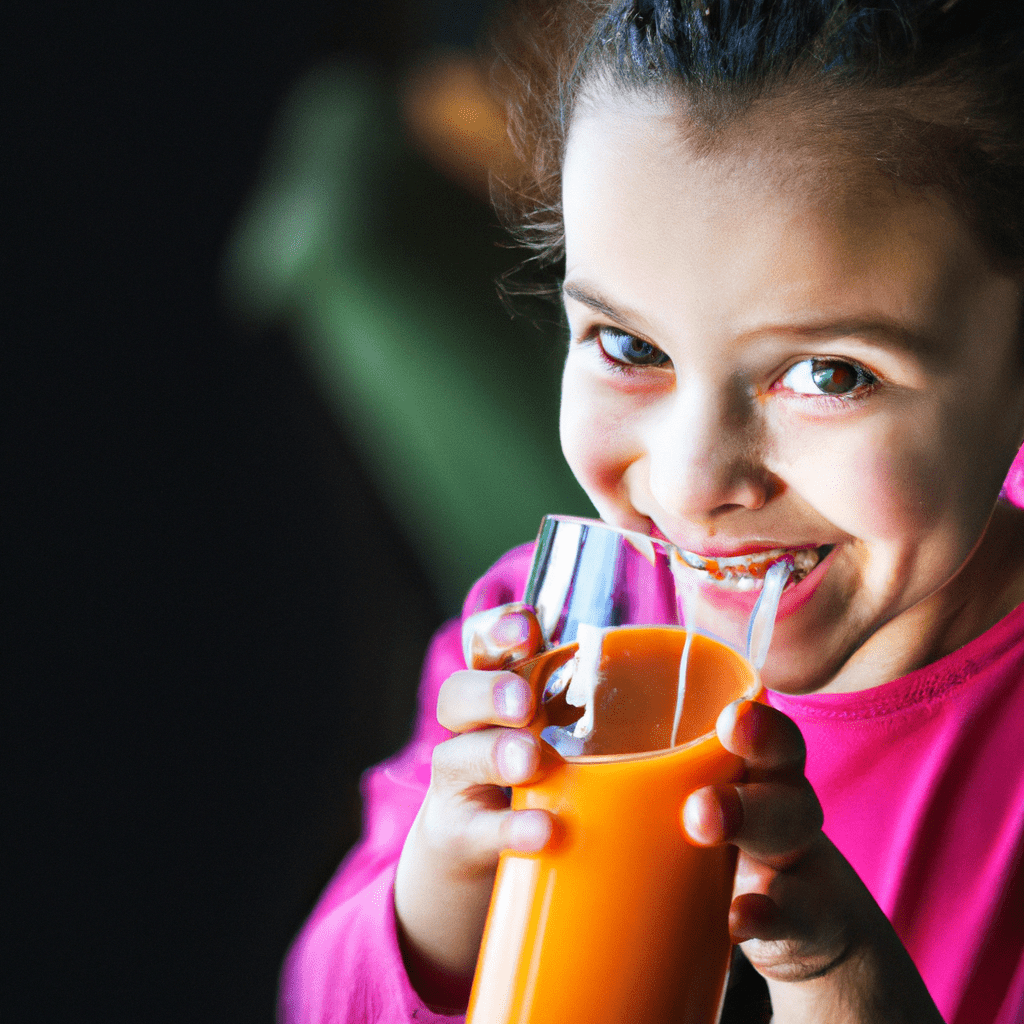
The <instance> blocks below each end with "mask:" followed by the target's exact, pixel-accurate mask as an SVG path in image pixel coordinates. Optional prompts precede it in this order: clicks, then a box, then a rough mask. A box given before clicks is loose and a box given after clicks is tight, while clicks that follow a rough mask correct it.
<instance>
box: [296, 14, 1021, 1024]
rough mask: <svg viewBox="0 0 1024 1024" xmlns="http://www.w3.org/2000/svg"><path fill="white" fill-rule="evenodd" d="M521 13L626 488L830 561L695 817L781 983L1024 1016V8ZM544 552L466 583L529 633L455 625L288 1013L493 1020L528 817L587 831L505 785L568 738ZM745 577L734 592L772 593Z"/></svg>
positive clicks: (591, 480)
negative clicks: (725, 778) (553, 738)
mask: <svg viewBox="0 0 1024 1024" xmlns="http://www.w3.org/2000/svg"><path fill="white" fill-rule="evenodd" d="M524 23H525V24H526V25H527V29H528V31H529V30H531V29H532V32H533V35H532V37H531V38H530V39H529V43H528V46H527V48H526V49H525V50H524V51H523V52H525V53H527V55H528V58H529V63H528V65H527V66H525V69H523V68H520V70H519V71H517V73H516V74H515V75H513V76H511V78H512V80H513V81H518V82H519V83H520V84H522V85H524V86H525V89H524V95H525V96H526V99H525V100H524V105H521V106H520V107H519V109H518V112H519V122H518V123H519V125H520V129H521V130H525V132H526V136H525V137H526V139H527V141H528V149H527V153H528V157H529V161H528V163H529V166H530V167H531V168H533V170H534V171H535V176H534V180H533V183H532V184H529V183H527V184H523V185H521V186H519V187H518V190H517V196H516V197H514V198H516V200H517V202H518V203H519V209H520V211H521V224H522V225H523V229H524V231H525V233H526V235H527V237H528V238H529V239H530V240H532V241H533V242H535V243H536V244H537V246H538V248H539V254H540V258H541V261H542V262H546V263H549V264H556V263H558V262H559V261H560V260H562V259H564V282H563V296H564V302H565V309H566V314H567V318H568V323H569V330H570V341H569V350H568V356H567V359H566V366H565V375H564V383H563V395H562V418H561V434H562V447H563V450H564V452H565V455H566V457H567V459H568V461H569V464H570V466H571V467H572V469H573V471H574V473H575V474H576V476H577V478H578V479H579V480H580V482H581V483H582V484H583V486H584V488H585V489H586V491H587V493H588V494H589V496H590V497H591V499H592V501H593V502H594V505H595V506H596V508H597V509H598V511H599V512H600V514H601V516H602V518H604V519H606V520H608V521H610V522H613V523H615V524H617V525H620V526H625V527H630V528H632V529H639V530H643V531H646V532H650V533H655V534H658V535H661V536H665V537H667V538H668V539H669V540H671V541H673V542H674V543H676V544H677V545H678V546H679V547H680V548H682V549H684V550H685V551H687V552H689V553H690V554H691V555H692V556H694V557H692V558H691V559H690V561H692V562H694V563H695V564H696V565H697V566H699V565H700V564H701V562H702V559H706V558H712V557H714V558H716V559H719V560H721V559H722V558H733V559H734V560H735V561H736V563H737V564H738V565H739V569H738V570H737V572H738V575H739V576H742V575H743V564H744V556H750V555H751V554H752V553H755V552H757V553H760V557H761V558H763V557H764V553H765V552H766V551H776V550H777V551H778V552H779V553H780V554H782V553H784V552H787V551H788V552H792V551H802V552H806V554H804V555H803V556H801V557H802V559H803V560H804V562H805V563H809V564H810V566H812V567H811V568H810V571H808V572H807V573H806V575H804V576H803V577H802V578H801V579H799V580H797V581H795V582H793V581H791V582H790V584H789V585H788V587H787V591H786V593H785V594H784V595H783V599H782V602H781V605H780V609H779V619H778V623H777V627H776V631H775V640H774V642H773V647H772V651H771V654H770V656H769V659H768V664H767V666H766V668H765V671H764V680H765V683H766V684H767V685H768V686H769V687H770V689H771V691H772V693H771V696H770V703H771V705H772V707H764V706H761V705H752V704H741V705H738V706H733V707H730V708H729V709H727V710H726V711H725V712H723V715H722V717H721V718H720V720H719V723H718V730H719V735H720V736H721V738H722V741H723V742H724V743H725V744H726V745H727V746H729V747H730V748H731V749H733V750H734V751H735V752H737V753H739V754H741V755H742V756H743V757H744V758H745V759H746V761H747V764H748V773H749V774H748V778H749V782H748V783H747V784H744V785H741V786H737V787H721V788H715V789H710V788H709V789H706V790H701V791H698V792H697V793H694V794H685V793H681V794H680V804H681V806H683V807H684V821H685V825H686V829H687V831H688V833H689V835H690V837H691V839H692V840H693V841H694V842H697V843H699V844H708V845H710V844H717V843H722V842H732V843H735V844H736V845H737V846H738V847H739V850H740V859H739V870H738V873H737V880H736V889H735V898H734V900H733V905H732V908H731V912H730V928H731V930H732V934H733V937H734V939H735V940H736V941H737V942H739V943H742V945H741V947H740V948H741V949H742V950H743V952H744V954H745V956H746V958H747V960H749V962H750V963H751V964H752V965H753V967H754V968H755V969H756V971H757V972H758V973H759V974H760V975H761V976H762V977H763V978H764V979H766V980H767V987H768V991H769V993H770V998H771V1005H772V1010H771V1012H772V1013H773V1014H774V1018H773V1019H774V1020H775V1021H776V1022H777V1024H781V1022H789V1021H828V1022H838V1021H898V1020H908V1021H938V1020H940V1018H941V1019H944V1020H946V1021H947V1022H950V1024H952V1022H956V1024H967V1022H978V1024H983V1022H984V1024H991V1022H999V1024H1012V1022H1018V1024H1019V1022H1020V1021H1021V1020H1024V874H1022V867H1021V860H1020V854H1021V847H1022V841H1024V754H1022V752H1021V743H1020V735H1021V723H1022V722H1024V511H1022V509H1021V508H1020V507H1018V505H1020V504H1024V493H1022V491H1024V488H1021V487H1020V486H1019V484H1020V478H1019V470H1016V471H1015V473H1016V474H1018V475H1016V476H1014V475H1013V474H1011V480H1016V481H1017V483H1016V484H1014V485H1013V486H1011V484H1010V482H1009V481H1007V473H1008V470H1009V469H1010V467H1011V463H1012V462H1013V460H1014V456H1015V454H1016V453H1017V452H1018V450H1019V449H1020V446H1021V443H1022V440H1024V87H1022V84H1024V17H1022V14H1021V12H1020V7H1019V5H1017V4H1006V3H1003V2H1001V0H988V2H982V0H874V2H872V3H856V2H849V3H844V2H830V0H776V2H774V3H773V2H768V0H763V2H759V0H745V2H735V0H734V2H729V0H699V2H691V0H674V2H670V0H650V2H648V0H632V2H629V0H627V2H626V3H621V4H615V5H613V6H612V7H611V8H610V9H609V8H608V7H606V6H605V5H595V4H593V3H590V2H587V0H579V2H572V3H566V4H564V5H562V6H560V7H559V8H557V10H555V11H554V12H552V13H550V14H543V13H537V12H535V13H534V15H533V16H532V18H527V19H526V20H525V22H524ZM545 76H547V77H545ZM1004 481H1007V483H1006V488H1007V492H1006V494H1005V495H1004V496H1002V497H1001V496H1000V492H1001V488H1003V486H1004ZM1008 498H1009V499H1013V500H1012V501H1011V500H1008ZM510 500H514V499H513V498H511V497H510ZM1014 502H1016V504H1015V503H1014ZM528 559H529V549H528V548H523V549H518V550H516V551H513V552H512V553H510V554H509V555H507V556H506V557H505V558H504V559H502V560H501V561H500V562H499V563H498V564H497V565H496V566H495V567H494V568H493V569H492V570H491V571H490V572H489V573H488V574H487V575H486V576H485V577H484V578H483V580H482V581H481V582H480V583H479V584H478V585H477V587H476V588H475V590H474V592H473V593H472V594H471V595H470V598H469V600H468V602H467V609H471V610H473V611H476V610H477V609H479V608H485V607H491V608H493V607H497V606H501V605H509V607H507V608H505V609H504V612H503V614H500V615H499V616H498V617H497V618H495V617H494V616H492V620H491V624H490V626H486V627H483V626H480V625H479V624H480V622H481V620H480V619H476V620H473V621H471V622H469V624H468V632H469V634H470V637H471V639H472V634H473V631H474V623H475V624H476V625H477V632H480V631H481V630H484V631H487V636H486V637H485V638H484V639H487V640H489V641H490V644H491V646H492V647H493V648H495V649H496V651H495V653H494V655H493V657H484V658H479V657H477V658H475V659H474V663H473V665H472V666H471V669H472V670H466V668H465V664H464V662H463V661H462V658H461V653H460V642H459V625H458V624H453V625H451V626H449V627H448V628H446V629H445V630H443V631H442V632H441V633H440V634H439V636H438V637H437V638H436V640H435V642H434V644H433V646H432V648H431V651H430V653H429V655H428V659H427V663H426V669H425V675H424V682H423V688H422V705H421V709H420V717H419V720H418V723H417V726H416V731H415V735H414V737H413V740H412V742H411V743H410V745H409V746H408V747H407V748H406V749H405V750H404V751H403V752H402V753H401V754H399V755H398V756H397V757H395V758H394V759H393V760H391V761H390V762H388V763H387V764H385V765H384V766H382V767H380V768H378V769H376V770H375V771H374V772H372V773H371V774H370V775H369V776H368V777H367V780H366V785H365V790H364V791H365V796H366V801H367V809H366V833H365V835H364V838H363V841H362V844H361V845H360V846H359V847H358V848H357V850H356V851H355V852H354V853H353V854H352V855H351V857H350V858H349V859H348V861H347V862H346V864H345V866H344V867H343V868H342V870H341V872H340V873H339V875H338V876H337V877H336V879H335V880H334V881H333V882H332V884H331V886H330V887H329V889H328V891H327V893H326V894H325V896H324V897H323V899H322V901H321V904H320V906H319V907H318V908H317V910H316V911H315V913H314V915H313V917H312V919H311V921H310V922H309V924H308V925H307V927H306V929H305V931H304V932H303V934H302V935H301V936H300V938H299V940H298V942H297V943H296V946H295V948H294V950H293V952H292V954H291V957H290V960H289V963H288V965H287V967H286V973H285V977H284V983H283V995H282V1005H283V1008H284V1009H283V1015H284V1019H285V1020H287V1021H296V1022H297V1021H303V1022H306V1021H310V1022H312V1021H316V1022H321V1021H328V1020H330V1021H371V1020H374V1021H375V1020H382V1021H398V1020H417V1021H447V1020H457V1019H459V1015H460V1013H461V1012H462V1010H461V1009H460V1008H464V1005H465V998H466V993H467V990H468V984H469V978H470V977H471V974H472V969H473V963H474V960H475V957H476V952H477V949H478V946H479V941H480V934H481V930H482V926H483V920H484V916H485V913H486V907H487V901H488V897H489V893H490V888H491V883H492V880H493V873H494V868H495V864H496V860H497V856H498V851H499V850H500V849H502V848H505V847H511V848H515V849H519V850H535V849H538V848H540V847H542V846H543V844H544V843H545V841H546V840H547V839H548V837H549V835H550V829H551V822H550V821H549V820H548V819H547V818H546V817H545V815H544V813H543V812H540V811H521V812H516V813H512V812H511V811H509V810H508V808H507V801H506V799H505V796H504V793H503V789H502V787H506V786H509V785H512V784H514V783H520V782H523V781H526V780H528V779H530V778H531V777H532V776H533V775H534V773H535V771H536V769H537V764H538V749H537V744H536V742H535V741H534V740H533V738H532V736H531V735H530V734H528V733H525V732H522V731H519V730H517V729H516V728H515V727H516V726H522V725H524V724H526V723H527V722H528V721H529V719H530V717H531V715H532V711H533V697H532V695H531V694H530V693H529V692H528V691H527V688H526V686H525V684H524V682H523V681H522V680H521V679H519V677H517V676H515V675H512V674H510V673H508V672H503V671H500V670H499V666H500V663H501V662H500V657H501V654H502V653H503V652H506V653H507V652H509V651H516V650H518V651H520V652H521V651H522V650H525V649H528V648H529V647H530V646H531V643H532V640H531V637H532V636H533V635H534V633H533V632H532V625H533V624H532V621H531V618H530V615H529V612H528V611H527V610H525V609H523V608H522V607H521V606H516V605H515V604H514V603H513V602H515V601H516V599H517V598H518V597H519V596H520V595H521V593H522V586H523V582H524V573H525V567H526V564H527V562H528ZM694 572H697V573H698V574H701V573H702V570H701V569H700V568H695V569H694ZM707 575H708V574H707V573H706V572H704V573H703V576H702V586H711V585H712V584H711V583H710V582H709V581H707V579H706V578H707ZM717 593H718V596H719V601H718V604H719V606H720V607H721V609H722V614H723V615H733V616H740V615H743V614H745V613H746V612H748V611H749V606H750V604H751V603H752V601H753V596H754V595H753V594H752V593H751V592H750V591H749V590H742V589H737V588H735V587H734V588H733V589H730V588H728V587H725V588H720V589H719V590H718V591H717ZM485 646H486V645H485ZM474 649H476V648H474ZM442 682H443V685H442ZM435 714H436V718H435ZM801 737H802V738H801ZM805 742H806V769H805V760H804V751H805V748H804V743H805ZM822 820H824V831H822ZM922 979H923V980H922Z"/></svg>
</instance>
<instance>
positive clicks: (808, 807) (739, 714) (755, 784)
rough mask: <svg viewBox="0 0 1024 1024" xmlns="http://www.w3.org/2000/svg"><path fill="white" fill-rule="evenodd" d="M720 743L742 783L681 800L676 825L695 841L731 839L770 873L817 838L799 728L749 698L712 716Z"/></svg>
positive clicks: (817, 809)
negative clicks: (734, 760) (739, 763)
mask: <svg viewBox="0 0 1024 1024" xmlns="http://www.w3.org/2000/svg"><path fill="white" fill-rule="evenodd" d="M717 728H718V735H719V738H720V739H721V741H722V744H723V746H725V747H726V748H727V749H728V750H730V751H732V752H733V753H734V754H737V755H738V756H740V757H742V758H743V759H744V761H745V762H746V765H747V778H748V781H747V782H745V783H744V784H742V785H739V786H730V785H721V786H706V787H704V788H703V789H699V790H697V791H696V792H695V793H691V794H690V796H689V797H687V799H686V802H685V803H684V805H683V826H684V829H685V831H686V834H687V835H688V836H689V838H690V839H691V840H692V841H693V842H694V843H696V844H697V845H698V846H715V845H718V844H719V843H725V842H730V843H735V845H736V846H738V847H739V848H740V849H741V850H742V851H743V852H744V853H747V854H749V855H750V856H751V857H753V858H755V859H756V860H757V861H760V862H761V863H763V864H765V865H767V866H768V867H770V868H772V869H774V870H778V871H781V870H785V869H786V868H788V867H789V866H790V865H792V864H793V863H795V862H796V861H797V860H798V859H799V858H800V857H802V856H803V855H804V854H805V853H806V852H807V850H808V849H809V848H810V847H811V845H812V844H813V843H814V842H815V841H817V839H818V838H819V837H820V835H821V824H822V812H821V805H820V804H819V803H818V799H817V797H816V796H815V794H814V791H813V789H812V788H811V785H810V783H809V782H808V781H807V779H806V778H805V777H804V774H803V767H804V760H805V756H806V748H805V746H804V741H803V737H802V736H801V735H800V730H799V729H798V728H797V727H796V725H795V724H794V723H793V722H792V721H790V719H788V718H787V717H786V716H785V715H783V714H781V713H780V712H778V711H776V710H774V709H773V708H770V707H767V706H765V705H763V704H757V703H754V702H751V701H740V702H737V703H735V704H731V705H730V706H729V707H728V708H726V709H725V710H724V711H723V712H722V714H721V715H720V716H719V719H718V726H717Z"/></svg>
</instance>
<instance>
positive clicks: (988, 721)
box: [280, 457, 1024, 1024]
mask: <svg viewBox="0 0 1024 1024" xmlns="http://www.w3.org/2000/svg"><path fill="white" fill-rule="evenodd" d="M1014 473H1016V476H1014V475H1013V474H1011V478H1010V479H1009V480H1008V487H1007V494H1008V496H1009V497H1011V499H1013V500H1014V501H1016V503H1017V504H1022V505H1024V458H1021V457H1019V458H1018V460H1017V463H1016V464H1015V469H1014ZM530 553H531V548H530V546H524V547H521V548H516V549H515V550H514V551H511V552H509V554H507V555H505V556H504V557H503V558H502V559H501V560H499V561H498V563H497V564H496V565H495V566H494V567H493V568H492V569H491V570H490V571H489V572H488V573H487V574H486V575H485V576H484V577H483V579H482V580H481V581H480V582H479V583H478V584H477V585H476V587H474V588H473V590H472V591H471V593H470V595H469V598H468V599H467V601H466V609H465V610H466V612H473V611H477V610H479V609H481V608H484V607H492V606H494V605H497V604H504V603H507V602H508V601H512V600H518V599H519V597H520V596H521V593H522V588H523V584H524V581H525V578H526V571H527V567H528V564H529V558H530ZM464 667H465V664H464V662H463V659H462V653H461V640H460V625H459V623H458V622H451V623H448V624H447V625H446V626H445V627H444V628H443V629H442V630H441V631H440V632H439V633H438V634H437V636H436V637H435V638H434V641H433V643H432V644H431V647H430V650H429V651H428V654H427V659H426V663H425V666H424V673H423V681H422V685H421V688H420V707H419V714H418V717H417V722H416V727H415V731H414V735H413V738H412V740H411V742H410V743H409V745H408V746H407V747H406V748H405V749H404V750H402V751H401V752H400V753H399V754H397V755H396V756H395V757H393V758H391V759H390V760H388V761H385V762H384V763H383V764H381V765H379V766H378V767H376V768H374V769H372V770H371V771H369V772H367V774H366V775H365V776H364V779H363V798H364V807H365V811H364V825H365V827H364V833H363V838H362V840H361V841H360V843H359V845H358V846H357V847H355V848H354V849H353V851H352V852H351V854H350V855H349V856H348V857H347V858H346V860H345V862H344V863H343V864H342V866H341V868H340V869H339V871H338V873H337V874H336V875H335V877H334V879H332V881H331V883H330V884H329V885H328V887H327V889H326V890H325V892H324V894H323V896H322V897H321V900H320V902H319V904H318V905H317V907H316V909H315V910H314V912H313V914H312V916H311V917H310V920H309V921H308V922H307V923H306V925H305V927H304V928H303V930H302V932H301V933H300V934H299V937H298V938H297V939H296V942H295V944H294V946H293V948H292V951H291V953H290V954H289V957H288V960H287V961H286V963H285V967H284V972H283V975H282V985H281V1015H280V1019H281V1021H282V1024H364V1022H374V1021H381V1022H387V1024H392V1022H401V1021H423V1022H434V1024H441V1022H452V1021H461V1020H462V1019H463V1017H462V1016H461V1015H454V1016H452V1015H448V1014H445V1013H441V1012H437V1011H436V1010H433V1009H431V1008H429V1007H427V1006H426V1005H424V1003H423V1002H422V1000H420V999H419V997H418V996H417V994H416V993H415V991H414V990H413V988H412V986H411V985H410V983H409V980H408V977H407V976H406V973H405V969H404V967H403V965H402V958H401V953H400V951H399V948H398V940H397V933H396V926H395V914H394V904H393V899H392V886H393V881H394V871H395V865H396V863H397V861H398V855H399V853H400V852H401V848H402V843H403V842H404V840H405V836H406V834H407V833H408V830H409V827H410V826H411V824H412V820H413V818H414V817H415V815H416V812H417V810H418V808H419V805H420V803H421V802H422V799H423V795H424V793H425V792H426V788H427V785H428V782H429V779H430V755H431V750H432V749H433V747H434V745H435V744H437V743H438V742H440V741H442V740H444V739H446V738H448V737H449V736H450V735H451V734H450V733H448V732H447V730H445V729H443V728H442V727H441V726H440V725H438V724H437V720H436V718H435V714H434V711H435V708H436V705H437V694H438V690H439V689H440V686H441V683H442V682H443V681H444V680H445V679H446V678H447V677H448V675H450V674H451V673H452V672H453V671H455V670H456V669H460V668H464ZM771 703H772V704H774V705H775V706H776V707H778V708H780V709H781V710H783V711H784V712H785V713H786V714H788V715H789V716H790V717H791V718H793V719H794V720H795V721H796V722H797V724H798V725H799V726H800V729H801V731H802V733H803V735H804V737H805V739H806V741H807V747H808V763H807V775H808V778H809V779H810V780H811V782H812V784H813V785H814V788H815V791H816V792H817V793H818V796H819V798H820V799H821V802H822V806H823V807H824V809H825V831H826V833H827V834H828V835H829V837H830V838H831V839H832V840H833V842H835V844H836V845H837V846H838V847H839V849H840V850H841V851H842V852H843V853H844V854H845V855H846V857H847V858H848V859H849V861H850V863H851V864H852V865H853V866H854V868H855V869H856V870H857V872H858V873H859V875H860V877H861V878H862V879H863V880H864V882H865V884H866V885H867V887H868V889H869V890H870V891H871V892H872V894H873V895H874V897H875V899H876V900H877V901H878V903H879V904H880V906H881V907H882V909H883V910H884V911H885V913H886V914H887V915H888V916H889V918H890V920H891V921H892V922H893V924H894V926H895V928H896V931H897V933H898V934H899V936H900V938H901V939H902V940H903V942H904V944H905V945H906V947H907V949H908V950H909V951H910V953H911V955H912V956H913V958H914V960H915V962H916V964H917V966H918V969H919V970H920V971H921V974H922V976H923V977H924V980H925V982H926V984H927V985H928V988H929V990H930V991H931V993H932V995H933V997H934V998H935V1001H936V1003H937V1005H938V1007H939V1010H940V1011H941V1013H942V1014H943V1017H944V1018H945V1020H946V1021H948V1022H949V1024H1021V1022H1022V1021H1024V865H1022V862H1021V853H1022V850H1024V742H1022V740H1024V606H1021V607H1019V608H1017V609H1016V610H1015V611H1013V612H1011V613H1010V614H1009V615H1008V616H1007V617H1006V618H1004V619H1003V620H1002V621H1000V622H999V623H997V624H996V625H995V626H993V627H992V628H991V629H990V630H988V631H987V632H986V633H984V634H983V635H982V636H980V637H978V638H977V639H976V640H974V641H972V642H971V643H969V644H967V645H966V646H965V647H963V648H961V649H960V650H958V651H956V652H954V653H953V654H951V655H949V656H948V657H946V658H943V659H941V660H940V661H938V662H936V663H934V664H932V665H929V666H926V667H925V668H922V669H920V670H918V671H916V672H913V673H911V674H910V675H907V676H904V677H903V678H901V679H897V680H894V681H893V682H891V683H887V684H885V685H883V686H880V687H877V688H875V689H872V690H867V691H863V692H861V693H854V694H828V695H824V694H816V695H811V696H807V697H792V696H784V695H781V694H772V695H771Z"/></svg>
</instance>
